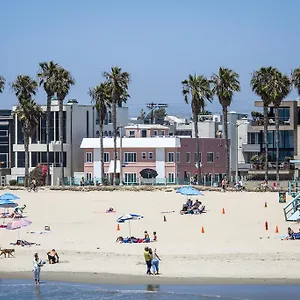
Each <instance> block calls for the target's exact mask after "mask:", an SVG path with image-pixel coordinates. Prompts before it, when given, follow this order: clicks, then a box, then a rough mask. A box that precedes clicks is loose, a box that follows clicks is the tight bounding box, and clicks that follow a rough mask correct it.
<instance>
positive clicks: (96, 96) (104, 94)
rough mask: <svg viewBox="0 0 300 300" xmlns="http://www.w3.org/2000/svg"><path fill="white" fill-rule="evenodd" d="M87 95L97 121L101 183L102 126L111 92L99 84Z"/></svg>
mask: <svg viewBox="0 0 300 300" xmlns="http://www.w3.org/2000/svg"><path fill="white" fill-rule="evenodd" d="M89 95H90V97H91V98H92V102H93V103H94V105H95V107H96V110H97V113H98V119H99V139H100V163H101V182H102V183H103V182H104V181H103V179H106V177H105V172H104V146H103V124H104V120H105V116H106V113H107V108H110V101H111V91H110V88H109V85H108V84H107V83H105V82H104V83H103V82H102V83H100V85H97V86H95V87H93V88H90V89H89Z"/></svg>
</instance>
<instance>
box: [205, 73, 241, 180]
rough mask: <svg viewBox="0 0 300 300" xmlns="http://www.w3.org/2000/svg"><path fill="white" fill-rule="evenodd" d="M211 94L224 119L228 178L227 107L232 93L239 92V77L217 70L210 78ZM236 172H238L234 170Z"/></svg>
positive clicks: (235, 74)
mask: <svg viewBox="0 0 300 300" xmlns="http://www.w3.org/2000/svg"><path fill="white" fill-rule="evenodd" d="M211 80H212V85H213V93H214V94H216V95H217V97H218V99H219V102H220V104H221V106H222V111H223V117H224V135H225V153H226V174H227V178H229V170H230V167H229V165H230V156H229V140H228V121H227V120H228V116H227V114H228V107H229V106H230V105H231V102H232V99H233V95H234V92H239V91H240V90H241V88H240V82H239V75H238V74H237V73H236V72H234V71H232V70H231V69H228V68H222V67H220V68H219V72H218V74H213V76H212V79H211ZM236 172H238V170H236Z"/></svg>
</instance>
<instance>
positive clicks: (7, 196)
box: [0, 193, 20, 200]
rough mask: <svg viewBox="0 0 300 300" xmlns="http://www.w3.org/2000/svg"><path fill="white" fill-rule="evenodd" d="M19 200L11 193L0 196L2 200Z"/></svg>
mask: <svg viewBox="0 0 300 300" xmlns="http://www.w3.org/2000/svg"><path fill="white" fill-rule="evenodd" d="M18 199H20V198H19V197H18V196H16V195H14V194H11V193H5V194H3V195H1V196H0V200H18Z"/></svg>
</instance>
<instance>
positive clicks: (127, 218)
mask: <svg viewBox="0 0 300 300" xmlns="http://www.w3.org/2000/svg"><path fill="white" fill-rule="evenodd" d="M142 218H144V217H143V216H142V215H138V214H126V215H123V216H121V217H119V218H118V219H117V222H118V223H125V222H126V221H129V222H128V224H129V237H131V226H130V221H131V220H140V219H142Z"/></svg>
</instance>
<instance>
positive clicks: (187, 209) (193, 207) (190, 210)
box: [180, 199, 205, 215]
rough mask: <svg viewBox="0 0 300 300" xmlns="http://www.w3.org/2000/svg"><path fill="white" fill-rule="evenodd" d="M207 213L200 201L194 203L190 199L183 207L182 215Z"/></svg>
mask: <svg viewBox="0 0 300 300" xmlns="http://www.w3.org/2000/svg"><path fill="white" fill-rule="evenodd" d="M204 211H205V206H204V205H202V202H200V201H198V199H197V200H196V201H195V202H194V203H193V201H192V200H191V199H188V200H187V201H186V203H184V204H183V205H182V209H181V211H180V213H181V214H182V215H184V214H201V213H203V212H204Z"/></svg>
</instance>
